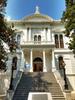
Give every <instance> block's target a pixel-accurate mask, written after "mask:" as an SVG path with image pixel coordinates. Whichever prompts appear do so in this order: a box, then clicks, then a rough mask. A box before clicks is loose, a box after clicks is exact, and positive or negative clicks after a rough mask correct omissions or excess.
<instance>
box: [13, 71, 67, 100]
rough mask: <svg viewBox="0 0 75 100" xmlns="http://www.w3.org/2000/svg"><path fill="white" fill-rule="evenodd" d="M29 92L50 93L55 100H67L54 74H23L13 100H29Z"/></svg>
mask: <svg viewBox="0 0 75 100" xmlns="http://www.w3.org/2000/svg"><path fill="white" fill-rule="evenodd" d="M29 92H50V93H51V94H52V97H53V100H65V99H64V95H63V93H62V91H61V88H60V86H59V84H58V83H57V81H56V79H55V77H54V74H53V72H48V73H47V72H45V73H44V72H40V73H38V72H33V73H23V75H22V77H21V80H20V82H19V84H18V86H17V88H16V91H15V93H14V96H13V100H27V98H28V94H29ZM19 98H20V99H19ZM21 98H22V99H21Z"/></svg>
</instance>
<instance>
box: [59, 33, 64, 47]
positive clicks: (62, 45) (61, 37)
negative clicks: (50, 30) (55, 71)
mask: <svg viewBox="0 0 75 100" xmlns="http://www.w3.org/2000/svg"><path fill="white" fill-rule="evenodd" d="M59 38H60V48H64V43H63V35H60V36H59Z"/></svg>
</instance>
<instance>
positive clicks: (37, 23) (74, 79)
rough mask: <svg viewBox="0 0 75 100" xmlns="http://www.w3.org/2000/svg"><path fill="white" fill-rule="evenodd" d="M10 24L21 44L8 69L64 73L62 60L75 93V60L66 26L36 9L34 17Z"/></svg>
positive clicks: (12, 55)
mask: <svg viewBox="0 0 75 100" xmlns="http://www.w3.org/2000/svg"><path fill="white" fill-rule="evenodd" d="M8 23H9V25H12V26H13V25H14V27H13V29H16V37H15V39H16V41H17V43H18V49H17V50H16V53H14V54H10V53H9V54H8V55H9V57H8V58H9V60H8V63H7V65H8V66H9V67H8V69H11V67H12V64H14V66H15V67H14V71H16V72H17V71H18V70H21V71H28V72H39V71H41V72H49V71H51V70H52V71H53V72H58V73H60V60H61V59H63V60H64V62H65V68H66V75H67V77H68V79H69V81H70V83H71V85H72V87H73V89H75V59H74V55H73V54H72V51H71V50H69V49H68V42H69V39H68V38H67V37H66V36H65V34H64V30H65V28H64V24H63V23H62V22H61V21H60V20H53V19H52V18H51V17H49V16H47V15H43V14H41V13H40V11H39V8H38V7H36V11H35V13H34V14H32V15H30V16H26V17H24V18H23V19H21V20H11V21H9V22H8ZM10 66H11V67H10ZM60 74H61V73H60Z"/></svg>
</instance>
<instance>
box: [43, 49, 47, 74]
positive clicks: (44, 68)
mask: <svg viewBox="0 0 75 100" xmlns="http://www.w3.org/2000/svg"><path fill="white" fill-rule="evenodd" d="M43 72H47V68H46V58H45V50H43Z"/></svg>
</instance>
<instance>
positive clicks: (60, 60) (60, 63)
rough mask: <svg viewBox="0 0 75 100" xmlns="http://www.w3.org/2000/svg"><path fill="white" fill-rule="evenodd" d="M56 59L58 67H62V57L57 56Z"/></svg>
mask: <svg viewBox="0 0 75 100" xmlns="http://www.w3.org/2000/svg"><path fill="white" fill-rule="evenodd" d="M58 61H59V69H61V68H62V62H63V57H62V56H59V57H58Z"/></svg>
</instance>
